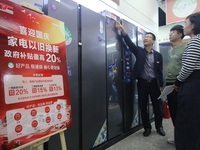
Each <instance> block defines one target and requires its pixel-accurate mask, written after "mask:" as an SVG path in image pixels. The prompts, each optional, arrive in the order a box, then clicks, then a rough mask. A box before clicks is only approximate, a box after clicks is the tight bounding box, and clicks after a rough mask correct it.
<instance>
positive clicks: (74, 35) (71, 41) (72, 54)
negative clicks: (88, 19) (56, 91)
mask: <svg viewBox="0 0 200 150" xmlns="http://www.w3.org/2000/svg"><path fill="white" fill-rule="evenodd" d="M43 11H44V13H45V14H46V15H48V16H50V17H53V18H56V19H58V20H61V21H63V22H64V23H65V38H66V49H67V56H66V57H67V61H68V62H65V63H66V69H67V70H68V83H69V90H70V100H71V107H72V122H73V123H72V126H71V127H69V128H68V129H67V130H66V131H65V139H66V143H67V148H68V149H69V150H79V149H80V145H79V144H74V143H80V142H81V140H80V138H79V137H80V135H81V134H80V131H81V130H80V100H79V98H80V97H79V93H80V86H79V55H78V54H79V49H78V5H77V3H75V2H73V1H72V0H60V2H56V1H55V0H44V7H43ZM45 147H46V149H48V150H55V149H61V144H60V138H59V135H55V136H52V137H51V138H50V140H49V142H48V144H45Z"/></svg>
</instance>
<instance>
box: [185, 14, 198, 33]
mask: <svg viewBox="0 0 200 150" xmlns="http://www.w3.org/2000/svg"><path fill="white" fill-rule="evenodd" d="M186 19H189V20H190V22H191V23H192V24H194V28H193V29H192V30H193V31H194V34H195V35H197V34H200V12H196V13H194V14H191V15H189V16H187V17H186Z"/></svg>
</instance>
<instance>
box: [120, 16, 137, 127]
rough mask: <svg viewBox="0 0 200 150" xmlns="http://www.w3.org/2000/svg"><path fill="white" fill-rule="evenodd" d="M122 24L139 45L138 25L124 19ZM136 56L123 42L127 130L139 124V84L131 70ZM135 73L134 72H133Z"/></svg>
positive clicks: (125, 120)
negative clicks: (132, 78)
mask: <svg viewBox="0 0 200 150" xmlns="http://www.w3.org/2000/svg"><path fill="white" fill-rule="evenodd" d="M122 25H123V27H124V29H125V30H126V32H127V34H128V36H129V37H130V38H131V40H132V41H133V42H134V43H135V44H136V45H137V27H136V26H135V25H134V24H132V23H130V22H128V21H126V20H124V19H123V20H122ZM135 61H136V57H135V55H134V54H133V53H132V52H131V51H130V50H129V47H128V46H127V45H126V43H125V42H123V81H124V82H123V85H124V125H125V126H124V128H125V131H128V130H130V129H131V128H133V127H136V126H137V125H139V108H138V96H137V85H136V81H135V80H131V79H130V76H131V72H132V69H133V67H134V65H135ZM132 73H134V72H132Z"/></svg>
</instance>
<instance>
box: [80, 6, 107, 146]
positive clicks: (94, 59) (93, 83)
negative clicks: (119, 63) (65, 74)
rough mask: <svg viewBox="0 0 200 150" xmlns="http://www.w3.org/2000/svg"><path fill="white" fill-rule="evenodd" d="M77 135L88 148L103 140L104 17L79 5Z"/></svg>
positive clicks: (104, 130)
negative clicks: (79, 89) (79, 113)
mask: <svg viewBox="0 0 200 150" xmlns="http://www.w3.org/2000/svg"><path fill="white" fill-rule="evenodd" d="M80 27H81V32H80V41H81V50H80V61H81V66H80V67H81V69H80V76H81V83H80V84H81V85H80V86H81V93H80V101H81V103H80V105H81V112H82V113H81V130H82V132H81V138H82V142H81V145H82V149H83V150H89V149H92V148H94V147H96V146H98V145H100V144H102V143H104V142H106V141H107V116H106V112H107V109H106V106H107V104H106V88H107V87H106V68H107V67H106V39H105V17H104V16H102V15H100V14H98V13H96V12H93V11H92V10H90V9H88V8H86V7H84V6H81V7H80Z"/></svg>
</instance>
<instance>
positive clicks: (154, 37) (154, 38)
mask: <svg viewBox="0 0 200 150" xmlns="http://www.w3.org/2000/svg"><path fill="white" fill-rule="evenodd" d="M147 34H151V35H152V36H153V40H154V41H155V40H156V36H155V34H153V33H152V32H147V33H146V34H145V35H147Z"/></svg>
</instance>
